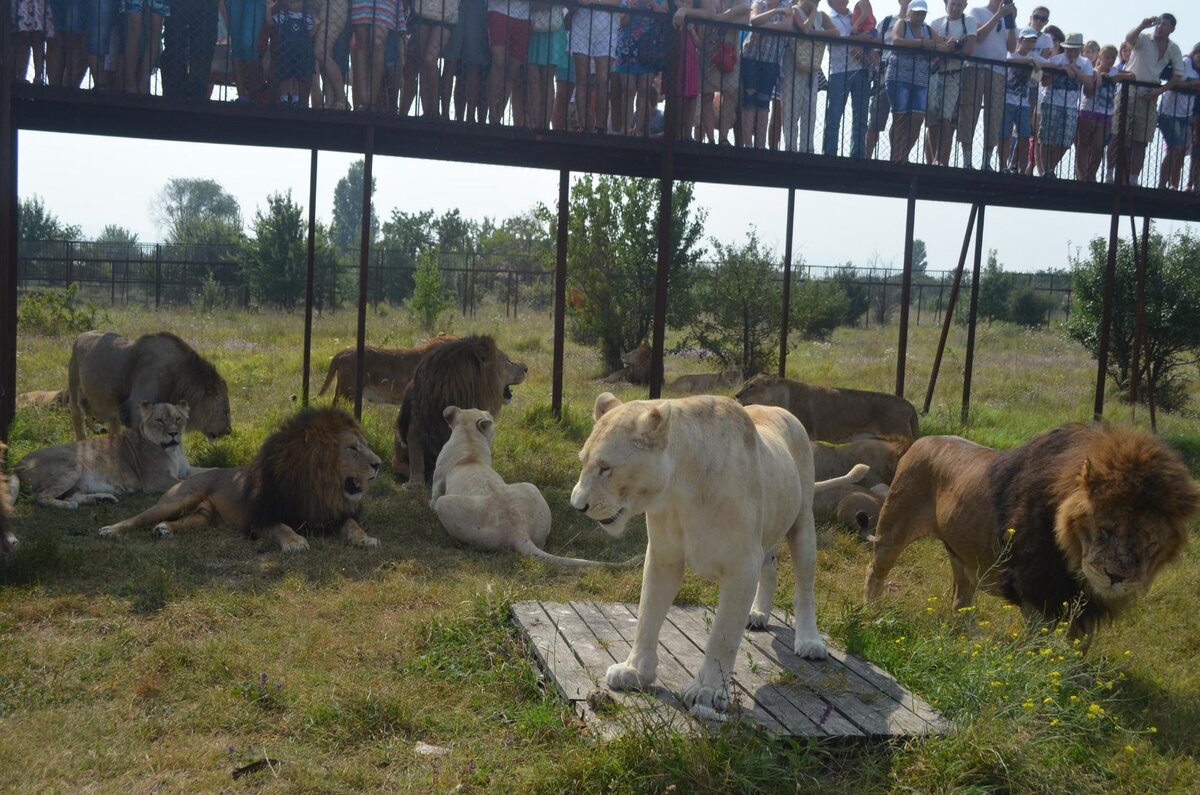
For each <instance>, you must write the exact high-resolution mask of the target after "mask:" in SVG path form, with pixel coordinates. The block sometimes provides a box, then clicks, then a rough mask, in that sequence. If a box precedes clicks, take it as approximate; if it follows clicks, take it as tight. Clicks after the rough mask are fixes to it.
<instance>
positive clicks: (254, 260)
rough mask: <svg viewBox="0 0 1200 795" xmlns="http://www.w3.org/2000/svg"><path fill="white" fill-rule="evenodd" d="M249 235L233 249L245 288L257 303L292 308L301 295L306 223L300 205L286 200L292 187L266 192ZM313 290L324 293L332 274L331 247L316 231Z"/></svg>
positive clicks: (334, 259)
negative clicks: (279, 191) (262, 204)
mask: <svg viewBox="0 0 1200 795" xmlns="http://www.w3.org/2000/svg"><path fill="white" fill-rule="evenodd" d="M251 226H252V228H253V232H254V237H253V238H251V239H250V240H248V241H246V243H245V244H244V245H243V246H242V248H241V250H240V252H239V254H238V264H239V265H240V266H241V271H242V277H243V278H244V279H245V280H246V284H247V285H249V287H250V293H251V295H253V296H254V298H255V299H256V300H257V301H258V302H259V303H262V304H270V305H273V306H278V307H280V308H283V309H289V310H290V309H293V308H295V306H296V304H297V303H298V302H301V301H303V300H304V282H305V272H306V269H307V264H308V223H307V221H306V220H305V218H304V208H303V207H301V206H300V205H298V204H296V203H295V202H294V201H292V192H291V191H290V190H289V191H288V192H287V193H286V194H279V193H272V194H271V195H270V196H268V197H267V206H266V209H265V211H263V210H259V211H257V212H256V213H255V215H254V222H253V224H252V225H251ZM314 254H315V257H314V273H313V280H314V293H316V294H318V295H324V294H325V291H326V290H330V289H331V288H332V287H333V286H334V281H335V280H336V279H337V273H338V258H337V252H336V251H334V250H332V248H331V246H330V245H329V243H328V240H327V238H326V237H325V234H324V229H320V230H318V234H317V236H316V238H315V246H314Z"/></svg>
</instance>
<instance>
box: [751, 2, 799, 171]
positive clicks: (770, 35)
mask: <svg viewBox="0 0 1200 795" xmlns="http://www.w3.org/2000/svg"><path fill="white" fill-rule="evenodd" d="M793 14H794V11H793V10H792V6H791V5H790V4H789V3H788V0H754V5H752V6H750V25H751V27H753V28H754V30H753V31H752V32H751V33H750V35H749V36H748V37H746V43H745V44H744V45H742V86H741V87H742V96H741V108H742V145H743V146H746V147H752V148H757V149H764V148H766V146H767V121H768V119H769V117H770V113H771V98H772V97H773V96H774V94H775V87H776V85H777V84H778V82H779V69H780V65H781V63H782V61H783V51H784V47H785V45H786V44H787V41H786V40H785V39H784V37H782V36H777V35H775V33H774V32H773V31H776V30H791V29H792V27H793V22H792V19H793Z"/></svg>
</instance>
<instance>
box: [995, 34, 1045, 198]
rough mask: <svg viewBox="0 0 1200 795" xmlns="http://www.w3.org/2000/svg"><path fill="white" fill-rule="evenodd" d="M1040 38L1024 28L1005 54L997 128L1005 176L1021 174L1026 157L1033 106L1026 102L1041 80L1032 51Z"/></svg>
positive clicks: (1036, 58)
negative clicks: (1013, 48) (1000, 118)
mask: <svg viewBox="0 0 1200 795" xmlns="http://www.w3.org/2000/svg"><path fill="white" fill-rule="evenodd" d="M1040 35H1041V34H1039V33H1038V31H1037V29H1036V28H1025V29H1024V30H1022V31H1021V35H1020V38H1019V39H1018V40H1017V50H1016V52H1011V53H1009V54H1008V64H1009V65H1008V71H1007V72H1006V73H1005V77H1004V121H1003V122H1002V123H1001V128H1000V167H1001V168H1002V169H1003V170H1004V171H1006V172H1007V173H1009V174H1024V173H1025V167H1026V165H1027V161H1028V158H1029V139H1030V137H1031V136H1032V135H1033V105H1032V104H1031V103H1030V101H1029V88H1030V86H1031V85H1033V86H1036V84H1037V82H1038V81H1039V80H1040V79H1041V70H1040V69H1038V68H1037V67H1038V64H1039V62H1040V60H1041V59H1040V57H1039V56H1038V55H1037V53H1035V52H1034V45H1035V44H1037V40H1038V36H1040ZM1035 70H1036V74H1035ZM1014 138H1015V139H1016V145H1015V146H1014V145H1013V139H1014ZM1010 151H1011V153H1010Z"/></svg>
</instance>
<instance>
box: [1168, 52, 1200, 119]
mask: <svg viewBox="0 0 1200 795" xmlns="http://www.w3.org/2000/svg"><path fill="white" fill-rule="evenodd" d="M1183 79H1184V80H1200V74H1197V73H1196V67H1195V66H1193V65H1192V59H1191V58H1184V59H1183ZM1192 88H1200V86H1192ZM1195 102H1196V95H1195V94H1189V93H1186V92H1183V91H1168V92H1166V93H1165V94H1163V95H1162V98H1161V99H1160V100H1159V101H1158V113H1159V115H1160V116H1173V117H1175V118H1177V119H1186V118H1187V117H1188V116H1191V115H1192V110H1193V109H1194V107H1195Z"/></svg>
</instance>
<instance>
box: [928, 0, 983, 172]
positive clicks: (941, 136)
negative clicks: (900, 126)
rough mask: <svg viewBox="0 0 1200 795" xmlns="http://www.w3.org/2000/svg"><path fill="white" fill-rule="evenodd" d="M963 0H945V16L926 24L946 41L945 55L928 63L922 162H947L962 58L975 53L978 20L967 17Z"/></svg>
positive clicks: (965, 2) (959, 89) (952, 141)
mask: <svg viewBox="0 0 1200 795" xmlns="http://www.w3.org/2000/svg"><path fill="white" fill-rule="evenodd" d="M966 10H967V0H947V2H946V16H944V17H941V18H939V19H935V20H934V21H933V23H932V24H931V25H930V26H929V27H931V28H932V29H933V30H934V31H935V32H936V33H937V34H938V35H939V36H941V37H942V39H943V40H944V41H945V42H947V44H948V45H949V47H948V50H949V52H948V54H947V55H946V57H943V58H939V59H938V60H937V61H936V62H935V64H933V65H932V66H931V71H932V74H931V75H930V77H929V100H928V105H929V107H928V109H927V111H926V114H925V126H926V137H925V162H926V163H932V164H934V165H939V166H948V165H950V150H951V148H952V147H953V145H954V122H955V120H956V119H957V118H958V102H959V96H961V94H962V74H963V72H962V70H963V60H962V59H963V57H964V56H967V57H969V56H971V55H974V54H975V45H976V43H977V41H978V34H979V23H977V22H976V21H975V17H971V16H967V15H966Z"/></svg>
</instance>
